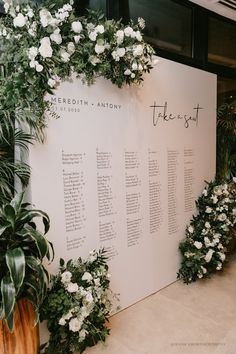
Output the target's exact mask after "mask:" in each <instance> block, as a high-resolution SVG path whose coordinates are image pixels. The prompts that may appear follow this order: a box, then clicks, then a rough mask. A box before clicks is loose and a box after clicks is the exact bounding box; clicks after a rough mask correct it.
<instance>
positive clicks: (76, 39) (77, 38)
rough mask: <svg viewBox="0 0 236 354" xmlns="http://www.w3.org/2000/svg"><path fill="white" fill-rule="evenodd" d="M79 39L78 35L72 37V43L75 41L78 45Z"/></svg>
mask: <svg viewBox="0 0 236 354" xmlns="http://www.w3.org/2000/svg"><path fill="white" fill-rule="evenodd" d="M80 39H81V36H80V35H78V36H74V41H75V43H76V44H77V43H79V41H80Z"/></svg>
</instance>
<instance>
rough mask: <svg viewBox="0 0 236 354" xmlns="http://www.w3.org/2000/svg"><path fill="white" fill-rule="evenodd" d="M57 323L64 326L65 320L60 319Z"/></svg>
mask: <svg viewBox="0 0 236 354" xmlns="http://www.w3.org/2000/svg"><path fill="white" fill-rule="evenodd" d="M58 323H59V325H60V326H65V324H66V320H65V319H64V318H63V317H62V318H60V320H59V322H58Z"/></svg>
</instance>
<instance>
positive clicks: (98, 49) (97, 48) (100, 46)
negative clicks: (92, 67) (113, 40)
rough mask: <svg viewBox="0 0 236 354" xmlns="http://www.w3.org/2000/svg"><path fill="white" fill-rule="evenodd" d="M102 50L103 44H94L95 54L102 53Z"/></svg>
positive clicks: (103, 48)
mask: <svg viewBox="0 0 236 354" xmlns="http://www.w3.org/2000/svg"><path fill="white" fill-rule="evenodd" d="M104 50H105V47H104V45H99V44H96V45H95V52H96V53H97V54H101V53H103V52H104Z"/></svg>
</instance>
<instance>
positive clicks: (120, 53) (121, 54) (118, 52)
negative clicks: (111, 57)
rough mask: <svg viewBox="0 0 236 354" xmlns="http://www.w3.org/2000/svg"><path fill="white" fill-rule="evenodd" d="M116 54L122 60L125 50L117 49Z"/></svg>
mask: <svg viewBox="0 0 236 354" xmlns="http://www.w3.org/2000/svg"><path fill="white" fill-rule="evenodd" d="M116 53H117V55H118V56H119V57H120V58H122V57H123V56H124V55H125V48H118V49H117V50H116Z"/></svg>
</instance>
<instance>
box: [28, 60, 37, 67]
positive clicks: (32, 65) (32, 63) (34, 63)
mask: <svg viewBox="0 0 236 354" xmlns="http://www.w3.org/2000/svg"><path fill="white" fill-rule="evenodd" d="M36 64H37V62H36V61H35V60H31V61H30V63H29V66H30V68H32V69H33V68H35V66H36Z"/></svg>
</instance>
